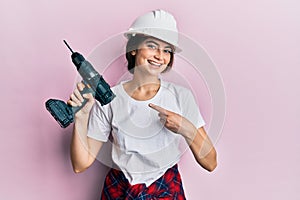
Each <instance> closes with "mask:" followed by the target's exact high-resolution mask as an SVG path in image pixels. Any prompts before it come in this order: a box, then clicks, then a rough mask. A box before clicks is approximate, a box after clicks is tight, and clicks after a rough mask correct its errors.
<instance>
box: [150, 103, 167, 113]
mask: <svg viewBox="0 0 300 200" xmlns="http://www.w3.org/2000/svg"><path fill="white" fill-rule="evenodd" d="M149 107H150V108H153V109H154V110H156V111H158V112H159V113H162V114H165V115H166V114H167V112H168V111H167V110H166V109H164V108H162V107H160V106H158V105H155V104H153V103H149Z"/></svg>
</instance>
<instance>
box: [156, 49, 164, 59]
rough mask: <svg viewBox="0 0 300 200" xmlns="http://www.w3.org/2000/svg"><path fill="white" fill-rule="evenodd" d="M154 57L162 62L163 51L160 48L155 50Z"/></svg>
mask: <svg viewBox="0 0 300 200" xmlns="http://www.w3.org/2000/svg"><path fill="white" fill-rule="evenodd" d="M154 57H155V58H156V59H158V60H162V59H163V50H162V49H160V48H157V49H156V52H155V55H154Z"/></svg>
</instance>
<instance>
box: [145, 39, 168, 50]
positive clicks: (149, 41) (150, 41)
mask: <svg viewBox="0 0 300 200" xmlns="http://www.w3.org/2000/svg"><path fill="white" fill-rule="evenodd" d="M145 43H146V44H148V43H154V44H156V45H157V46H159V44H158V43H157V42H155V41H153V40H148V41H146V42H145ZM165 48H170V49H172V47H171V46H170V45H167V46H165Z"/></svg>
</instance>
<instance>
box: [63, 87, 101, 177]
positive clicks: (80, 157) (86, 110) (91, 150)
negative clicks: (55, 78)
mask: <svg viewBox="0 0 300 200" xmlns="http://www.w3.org/2000/svg"><path fill="white" fill-rule="evenodd" d="M83 88H84V84H82V83H78V84H77V89H75V90H74V92H73V94H72V95H71V97H70V100H69V101H68V104H69V105H71V106H80V105H81V103H82V102H83V97H82V96H81V94H80V92H79V90H80V91H82V90H83ZM83 96H84V97H85V98H86V99H88V102H87V103H86V105H85V106H84V107H83V108H82V109H81V110H80V111H78V112H77V113H76V114H75V123H74V127H73V135H72V140H71V162H72V166H73V170H74V172H75V173H79V172H83V171H85V170H86V169H87V168H88V167H89V166H91V164H92V163H93V162H94V161H95V158H96V156H97V154H98V152H99V150H100V148H101V147H102V144H103V143H102V142H100V141H97V140H94V139H92V138H89V137H87V127H88V119H89V115H90V111H91V109H92V106H93V104H94V103H95V100H94V97H93V96H92V94H84V95H83Z"/></svg>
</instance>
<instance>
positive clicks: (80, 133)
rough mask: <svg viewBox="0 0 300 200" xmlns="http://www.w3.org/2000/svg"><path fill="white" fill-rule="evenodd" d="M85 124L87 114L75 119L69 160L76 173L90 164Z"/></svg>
mask: <svg viewBox="0 0 300 200" xmlns="http://www.w3.org/2000/svg"><path fill="white" fill-rule="evenodd" d="M87 125H88V115H87V116H85V117H81V118H78V117H77V118H76V119H75V123H74V128H73V137H72V141H71V161H72V165H73V169H74V172H76V173H77V172H81V171H84V170H85V169H86V168H87V167H89V165H90V164H89V162H90V155H89V146H88V140H87Z"/></svg>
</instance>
